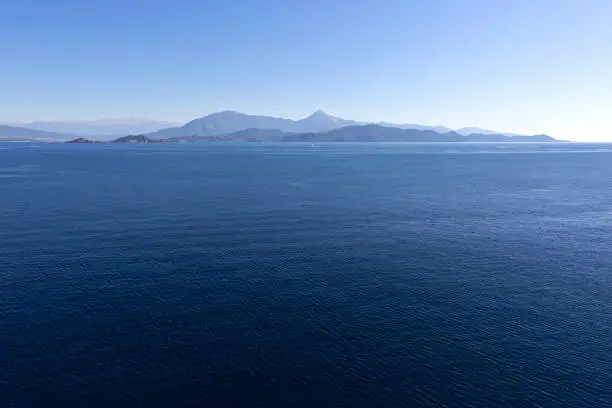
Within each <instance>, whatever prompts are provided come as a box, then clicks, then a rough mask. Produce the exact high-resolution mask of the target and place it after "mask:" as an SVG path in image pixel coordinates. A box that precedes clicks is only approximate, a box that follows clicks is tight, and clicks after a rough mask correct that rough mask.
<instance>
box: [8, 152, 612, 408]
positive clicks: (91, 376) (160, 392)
mask: <svg viewBox="0 0 612 408" xmlns="http://www.w3.org/2000/svg"><path fill="white" fill-rule="evenodd" d="M611 159H612V148H611V147H610V146H609V145H579V144H547V145H496V144H480V145H457V144H454V145H444V144H441V145H425V144H386V145H382V144H378V145H376V144H322V145H316V146H311V145H310V144H307V145H303V144H291V145H288V144H233V145H232V144H194V145H181V144H176V145H174V144H173V145H167V144H164V145H158V144H154V145H137V146H134V145H110V144H108V145H64V144H61V145H60V144H40V145H36V144H1V145H0V212H1V214H2V215H1V218H0V257H1V259H2V267H1V268H0V269H1V271H2V272H1V273H0V276H1V277H2V283H1V296H0V327H1V328H2V329H1V330H0V367H1V369H0V406H7V407H15V408H16V407H19V408H21V407H75V406H76V407H80V406H83V407H109V406H113V407H123V406H125V407H134V406H147V407H170V406H181V407H182V406H185V407H186V406H194V407H200V406H210V407H317V406H319V407H400V406H408V407H453V408H454V407H472V408H475V407H479V408H480V407H482V408H490V407H540V408H542V407H545V408H549V407H550V408H553V407H554V408H558V407H589V408H609V407H610V406H612V375H611V372H612V329H611V328H612V291H611V289H612V277H611V275H610V273H611V272H610V270H611V268H610V265H612V246H611V245H610V236H609V235H610V231H611V230H612V212H611V210H612V179H611V178H610V174H611V173H612V160H611Z"/></svg>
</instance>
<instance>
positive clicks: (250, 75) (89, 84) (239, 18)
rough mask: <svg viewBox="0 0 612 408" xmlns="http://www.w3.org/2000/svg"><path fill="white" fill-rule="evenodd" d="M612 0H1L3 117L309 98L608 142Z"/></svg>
mask: <svg viewBox="0 0 612 408" xmlns="http://www.w3.org/2000/svg"><path fill="white" fill-rule="evenodd" d="M610 16H612V1H609V0H219V1H217V0H172V1H170V0H87V1H84V0H4V1H2V2H0V55H1V58H0V121H1V122H21V121H25V122H27V121H35V120H84V119H100V118H109V117H145V118H152V119H158V120H169V121H178V122H186V121H188V120H191V119H193V118H196V117H200V116H204V115H206V114H209V113H212V112H215V111H221V110H237V111H241V112H245V113H251V114H263V115H271V116H281V117H289V118H301V117H304V116H307V115H308V114H310V113H311V112H312V111H314V110H316V109H323V110H324V111H326V112H328V113H329V114H332V115H335V116H339V117H343V118H347V119H355V120H363V121H387V122H396V123H418V124H426V125H445V126H449V127H451V128H459V127H463V126H479V127H483V128H488V129H495V130H498V131H506V132H516V133H525V134H541V133H545V134H550V135H552V136H554V137H557V138H562V139H569V140H585V141H599V140H608V141H612V24H610Z"/></svg>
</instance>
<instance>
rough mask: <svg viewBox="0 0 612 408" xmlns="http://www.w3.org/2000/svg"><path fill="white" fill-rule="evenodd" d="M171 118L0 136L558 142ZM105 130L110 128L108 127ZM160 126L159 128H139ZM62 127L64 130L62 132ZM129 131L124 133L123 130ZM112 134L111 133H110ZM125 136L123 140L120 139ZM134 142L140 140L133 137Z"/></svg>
mask: <svg viewBox="0 0 612 408" xmlns="http://www.w3.org/2000/svg"><path fill="white" fill-rule="evenodd" d="M163 125H168V122H158V121H146V120H138V119H128V120H122V121H119V120H116V121H114V122H113V121H111V120H103V121H93V122H33V123H31V124H28V125H27V126H23V127H17V126H7V125H0V139H4V140H6V139H7V138H12V139H19V140H27V139H33V140H58V141H65V140H67V139H74V138H76V137H86V138H90V139H96V140H113V139H116V138H117V136H125V135H126V134H127V135H143V136H145V138H146V140H153V141H154V140H160V141H168V142H169V141H219V140H227V141H229V140H235V141H248V140H251V141H423V142H427V141H480V142H486V141H495V142H499V141H522V142H528V141H533V142H535V141H554V139H552V138H550V137H548V136H538V137H534V136H522V135H514V134H504V133H498V132H494V131H490V130H486V129H480V128H462V129H458V130H457V131H453V130H451V129H450V128H447V127H444V126H425V125H415V124H393V123H388V122H380V123H375V124H374V123H368V122H359V121H354V120H348V119H342V118H338V117H335V116H331V115H328V114H326V113H325V112H323V111H321V110H317V111H316V112H314V113H313V114H311V115H310V116H308V117H305V118H303V119H299V120H292V119H285V118H276V117H270V116H259V115H248V114H244V113H240V112H236V111H223V112H217V113H212V114H210V115H207V116H204V117H201V118H197V119H194V120H192V121H190V122H187V123H186V124H184V125H182V126H171V127H165V128H162V129H159V127H162V126H163ZM102 129H105V131H102ZM136 129H138V130H142V129H155V130H153V131H143V132H139V131H134V130H136ZM56 130H62V131H61V132H60V131H56ZM124 130H125V131H126V132H123V131H124ZM109 132H110V133H109ZM119 139H122V138H121V137H119ZM130 140H131V141H135V140H132V139H130Z"/></svg>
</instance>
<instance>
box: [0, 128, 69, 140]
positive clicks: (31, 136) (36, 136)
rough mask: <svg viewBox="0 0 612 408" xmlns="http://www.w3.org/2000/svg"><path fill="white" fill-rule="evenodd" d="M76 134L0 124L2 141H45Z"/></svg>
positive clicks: (66, 138)
mask: <svg viewBox="0 0 612 408" xmlns="http://www.w3.org/2000/svg"><path fill="white" fill-rule="evenodd" d="M73 137H74V135H70V134H63V133H55V132H46V131H42V130H33V129H28V128H25V127H20V126H8V125H0V141H2V140H4V141H8V140H9V139H10V140H21V141H28V140H43V141H45V140H46V141H54V140H58V141H63V140H68V139H71V138H73Z"/></svg>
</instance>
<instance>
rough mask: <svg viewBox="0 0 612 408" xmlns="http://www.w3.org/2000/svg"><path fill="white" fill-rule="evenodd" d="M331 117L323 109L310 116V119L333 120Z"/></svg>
mask: <svg viewBox="0 0 612 408" xmlns="http://www.w3.org/2000/svg"><path fill="white" fill-rule="evenodd" d="M331 117H332V116H331V115H328V114H327V113H325V111H324V110H322V109H317V110H316V111H314V112H313V113H312V114H311V115H310V116H308V118H331Z"/></svg>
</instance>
